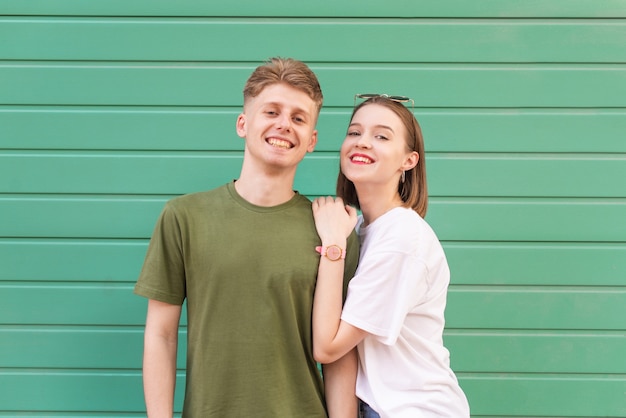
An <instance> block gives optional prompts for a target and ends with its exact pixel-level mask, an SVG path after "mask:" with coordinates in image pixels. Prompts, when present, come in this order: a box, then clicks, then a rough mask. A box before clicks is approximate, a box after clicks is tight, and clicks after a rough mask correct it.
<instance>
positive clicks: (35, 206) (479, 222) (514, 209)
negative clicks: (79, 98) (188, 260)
mask: <svg viewBox="0 0 626 418" xmlns="http://www.w3.org/2000/svg"><path fill="white" fill-rule="evenodd" d="M18 196H19V195H18ZM166 200H167V197H162V198H154V197H132V196H129V197H106V196H104V197H92V198H81V197H80V196H76V197H73V198H63V197H42V198H38V197H34V198H33V197H24V196H19V197H18V198H7V197H5V196H2V195H0V218H3V219H11V220H12V222H11V223H1V224H0V236H4V237H25V238H26V237H30V238H37V237H41V238H43V237H47V238H61V237H63V238H135V239H137V238H138V239H145V238H149V237H150V235H151V234H152V230H153V228H154V223H155V221H156V219H157V217H158V215H159V213H160V211H161V209H162V208H163V205H164V203H165V201H166ZM625 210H626V201H625V200H624V199H621V200H620V199H478V198H468V199H461V198H456V199H446V198H437V199H435V198H433V199H431V202H430V207H429V212H428V214H427V217H426V219H427V221H428V222H429V223H430V224H431V226H432V227H433V228H434V229H435V231H436V232H437V234H438V236H439V238H440V239H442V240H444V241H446V240H453V241H529V242H533V241H563V242H569V241H571V242H584V241H590V242H593V241H595V242H624V237H625V236H626V230H625V228H626V224H625V223H624V222H623V219H624V212H625ZM590 219H601V220H602V222H597V223H596V222H589V220H590Z"/></svg>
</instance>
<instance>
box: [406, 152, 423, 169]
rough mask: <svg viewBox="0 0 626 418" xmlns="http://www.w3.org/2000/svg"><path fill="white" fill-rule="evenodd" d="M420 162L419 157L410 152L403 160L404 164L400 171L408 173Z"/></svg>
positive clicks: (415, 153)
mask: <svg viewBox="0 0 626 418" xmlns="http://www.w3.org/2000/svg"><path fill="white" fill-rule="evenodd" d="M419 160H420V155H419V154H418V153H417V151H411V152H410V153H409V154H408V155H407V156H406V158H405V159H404V164H402V169H403V170H404V171H408V170H410V169H412V168H414V167H415V166H416V165H417V163H418V162H419Z"/></svg>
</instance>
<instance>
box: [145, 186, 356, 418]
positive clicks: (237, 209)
mask: <svg viewBox="0 0 626 418" xmlns="http://www.w3.org/2000/svg"><path fill="white" fill-rule="evenodd" d="M350 241H351V244H352V246H351V247H350V248H349V249H348V254H349V255H350V257H348V260H347V265H348V266H349V268H347V275H346V283H347V281H348V278H349V277H352V275H353V273H354V270H355V267H356V260H357V258H358V250H357V249H356V247H355V245H356V240H355V239H354V238H353V239H351V240H350ZM319 244H320V242H319V238H318V236H317V233H316V231H315V225H314V222H313V216H312V212H311V202H310V201H309V200H308V199H307V198H306V197H304V196H302V195H299V194H296V196H295V197H294V198H292V199H291V200H290V201H288V202H286V203H284V204H282V205H279V206H274V207H259V206H254V205H252V204H250V203H248V202H246V201H245V200H244V199H242V198H241V197H240V196H239V195H238V194H237V192H236V190H235V187H234V183H229V184H228V185H225V186H222V187H220V188H218V189H215V190H213V191H208V192H201V193H195V194H190V195H185V196H182V197H178V198H175V199H173V200H171V201H170V202H168V203H167V204H166V206H165V209H164V210H163V212H162V214H161V217H160V219H159V221H158V223H157V225H156V228H155V231H154V234H153V237H152V240H151V243H150V246H149V249H148V253H147V255H146V260H145V264H144V267H143V270H142V272H141V275H140V277H139V280H138V282H137V284H136V287H135V292H136V293H137V294H140V295H142V296H145V297H148V298H152V299H156V300H160V301H163V302H168V303H172V304H182V303H183V301H184V299H185V298H186V299H187V318H188V344H187V346H188V352H187V385H186V396H185V403H184V408H183V417H203V418H206V417H219V418H223V417H253V416H254V417H296V416H297V417H325V416H326V412H325V408H324V402H323V384H322V381H321V377H320V374H319V371H318V369H317V366H316V363H315V361H314V360H313V355H312V344H311V309H312V300H313V292H314V289H315V278H316V275H317V268H318V262H319V255H318V254H317V253H316V252H315V246H316V245H319Z"/></svg>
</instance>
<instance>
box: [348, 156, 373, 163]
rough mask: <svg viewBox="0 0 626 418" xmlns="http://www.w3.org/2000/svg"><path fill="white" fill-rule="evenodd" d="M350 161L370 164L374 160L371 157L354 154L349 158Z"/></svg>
mask: <svg viewBox="0 0 626 418" xmlns="http://www.w3.org/2000/svg"><path fill="white" fill-rule="evenodd" d="M350 161H352V162H353V163H363V164H371V163H373V162H374V161H373V160H372V159H371V158H367V157H365V156H363V155H355V156H353V157H352V158H350Z"/></svg>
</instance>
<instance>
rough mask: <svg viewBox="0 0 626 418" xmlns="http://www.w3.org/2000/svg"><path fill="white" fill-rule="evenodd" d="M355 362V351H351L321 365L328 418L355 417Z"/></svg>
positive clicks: (356, 405)
mask: <svg viewBox="0 0 626 418" xmlns="http://www.w3.org/2000/svg"><path fill="white" fill-rule="evenodd" d="M357 362H358V359H357V353H356V349H352V350H350V351H349V352H348V354H346V355H345V356H343V357H341V358H340V359H339V360H337V361H335V362H333V363H329V364H324V365H322V368H323V370H324V391H325V393H326V408H327V410H328V417H329V418H355V417H356V416H357V414H358V401H357V397H356V394H355V391H356V373H357V365H358V363H357Z"/></svg>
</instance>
